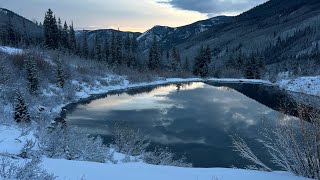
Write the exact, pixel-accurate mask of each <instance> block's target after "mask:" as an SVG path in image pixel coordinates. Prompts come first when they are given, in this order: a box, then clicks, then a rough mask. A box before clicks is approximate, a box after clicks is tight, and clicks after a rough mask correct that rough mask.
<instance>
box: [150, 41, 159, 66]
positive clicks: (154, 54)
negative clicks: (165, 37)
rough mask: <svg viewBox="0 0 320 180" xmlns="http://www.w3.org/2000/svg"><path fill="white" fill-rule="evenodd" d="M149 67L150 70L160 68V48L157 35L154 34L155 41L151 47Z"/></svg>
mask: <svg viewBox="0 0 320 180" xmlns="http://www.w3.org/2000/svg"><path fill="white" fill-rule="evenodd" d="M148 68H149V69H150V70H156V69H159V68H160V49H159V47H158V42H157V38H156V36H155V35H154V36H153V41H152V44H151V47H150V49H149V62H148Z"/></svg>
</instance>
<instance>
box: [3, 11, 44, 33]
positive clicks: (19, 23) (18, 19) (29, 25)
mask: <svg viewBox="0 0 320 180" xmlns="http://www.w3.org/2000/svg"><path fill="white" fill-rule="evenodd" d="M9 23H11V25H12V28H13V30H14V31H16V32H18V33H20V34H23V33H27V35H29V36H30V37H32V38H34V37H39V38H41V37H42V33H43V29H42V27H41V26H38V25H36V24H35V23H33V22H32V21H30V20H28V19H26V18H24V17H22V16H20V15H18V14H16V13H14V12H12V11H10V10H8V9H4V8H0V31H4V30H5V29H6V27H7V26H8V24H9Z"/></svg>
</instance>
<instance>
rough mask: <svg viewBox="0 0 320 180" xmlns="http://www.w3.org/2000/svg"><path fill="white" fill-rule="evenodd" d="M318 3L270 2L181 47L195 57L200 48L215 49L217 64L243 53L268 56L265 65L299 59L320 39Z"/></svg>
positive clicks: (302, 0)
mask: <svg viewBox="0 0 320 180" xmlns="http://www.w3.org/2000/svg"><path fill="white" fill-rule="evenodd" d="M319 19H320V1H319V0H270V1H268V2H266V3H264V4H262V5H259V6H257V7H255V8H253V9H251V10H249V11H247V12H244V13H242V14H241V15H239V16H236V17H233V18H231V19H229V21H227V22H226V23H224V24H222V25H220V26H214V27H212V28H210V29H209V30H207V31H205V32H202V33H200V34H198V35H196V36H194V37H193V38H191V39H188V41H186V42H183V43H181V44H179V45H178V48H179V49H180V50H181V53H182V54H184V56H188V57H191V59H193V57H194V56H195V52H197V51H198V49H199V47H200V46H201V45H209V46H210V47H211V49H214V52H213V57H214V59H215V63H216V64H221V63H223V62H224V61H226V60H227V59H228V58H229V57H230V55H232V54H234V53H235V52H239V51H240V50H241V52H242V53H245V54H250V53H253V52H259V53H262V54H263V55H265V62H266V64H272V63H278V62H282V61H289V60H293V59H296V57H297V56H298V55H301V54H306V53H308V52H310V51H312V49H314V48H315V45H316V44H317V43H318V42H319V40H320V28H319V27H320V21H319Z"/></svg>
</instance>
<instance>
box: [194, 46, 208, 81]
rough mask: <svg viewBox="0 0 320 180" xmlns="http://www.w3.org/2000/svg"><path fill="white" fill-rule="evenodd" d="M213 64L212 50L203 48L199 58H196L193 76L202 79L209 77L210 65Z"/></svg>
mask: <svg viewBox="0 0 320 180" xmlns="http://www.w3.org/2000/svg"><path fill="white" fill-rule="evenodd" d="M210 63H211V50H210V48H209V46H208V47H206V48H204V47H203V46H201V48H200V51H199V54H198V56H197V57H196V58H195V64H194V69H193V74H194V75H196V76H200V77H207V76H208V74H209V64H210Z"/></svg>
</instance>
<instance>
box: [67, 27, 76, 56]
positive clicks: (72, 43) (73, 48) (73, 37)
mask: <svg viewBox="0 0 320 180" xmlns="http://www.w3.org/2000/svg"><path fill="white" fill-rule="evenodd" d="M68 45H69V49H70V50H71V52H75V51H76V49H77V41H76V33H75V31H74V28H73V22H72V23H71V25H70V26H69V43H68Z"/></svg>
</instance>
